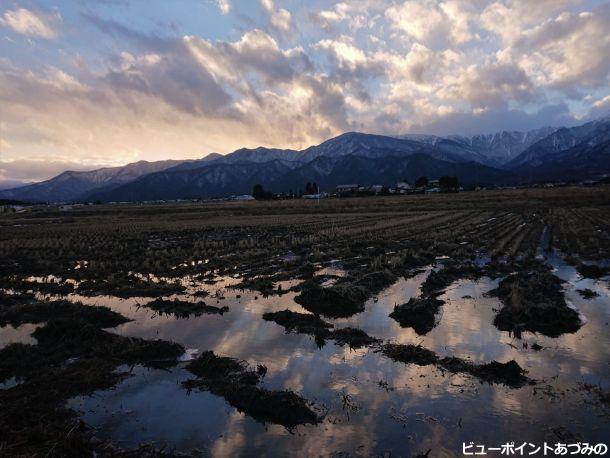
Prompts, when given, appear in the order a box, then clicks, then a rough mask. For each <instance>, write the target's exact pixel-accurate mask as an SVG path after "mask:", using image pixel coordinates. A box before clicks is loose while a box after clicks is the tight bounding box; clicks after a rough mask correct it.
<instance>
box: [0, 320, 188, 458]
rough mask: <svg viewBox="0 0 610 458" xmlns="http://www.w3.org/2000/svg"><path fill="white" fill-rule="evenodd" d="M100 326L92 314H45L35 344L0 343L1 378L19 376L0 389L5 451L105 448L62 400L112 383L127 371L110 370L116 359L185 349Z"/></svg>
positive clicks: (157, 356)
mask: <svg viewBox="0 0 610 458" xmlns="http://www.w3.org/2000/svg"><path fill="white" fill-rule="evenodd" d="M99 326H100V325H99V323H97V322H96V319H95V317H94V315H80V318H78V319H76V318H74V317H72V318H59V319H52V320H50V321H49V322H48V323H47V324H46V325H44V326H43V327H41V328H38V329H37V330H36V331H35V332H34V333H33V335H34V337H35V338H36V339H37V341H38V344H37V345H26V344H11V345H8V346H7V347H5V348H3V349H2V350H0V381H3V380H7V379H9V378H11V377H15V378H17V379H18V380H19V381H20V383H19V384H17V385H16V386H13V387H12V388H9V389H4V390H0V405H2V409H0V450H2V452H3V453H4V454H7V455H10V456H42V455H44V456H49V455H50V456H87V455H93V454H94V453H98V454H100V453H101V452H103V451H108V450H111V448H109V446H108V444H104V443H100V442H99V441H97V442H96V441H94V440H93V438H92V434H91V431H90V430H89V428H88V427H87V426H86V425H85V424H84V423H83V422H81V421H80V420H79V419H78V416H77V414H76V412H74V411H72V410H70V409H68V408H66V407H65V402H66V401H67V400H68V399H69V398H72V397H74V396H80V395H88V394H91V393H93V392H94V391H96V390H100V389H108V388H111V387H112V386H114V385H115V384H116V383H118V382H119V381H120V380H121V379H122V378H124V377H126V376H127V374H125V373H120V372H116V370H115V369H116V368H117V367H118V366H120V365H123V364H143V365H145V366H149V367H161V366H167V365H174V364H176V363H177V358H178V357H179V356H180V355H181V354H182V353H183V352H184V348H183V347H182V346H180V345H178V344H175V343H171V342H166V341H161V340H154V341H148V340H144V339H139V338H129V337H122V336H119V335H116V334H112V333H109V332H107V331H103V330H102V329H100V327H99ZM102 454H103V453H102Z"/></svg>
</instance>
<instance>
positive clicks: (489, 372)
mask: <svg viewBox="0 0 610 458" xmlns="http://www.w3.org/2000/svg"><path fill="white" fill-rule="evenodd" d="M381 352H382V353H383V354H384V355H386V356H387V357H388V358H390V359H393V360H394V361H398V362H401V363H405V364H416V365H418V366H430V365H435V366H437V367H439V368H440V369H444V370H446V371H448V372H451V373H465V374H470V375H472V376H474V377H476V378H478V379H480V380H483V381H486V382H489V383H501V384H504V385H507V386H509V387H511V388H519V387H521V386H523V385H525V384H527V383H533V382H532V381H531V380H530V379H529V378H527V377H526V376H525V371H524V370H523V369H522V368H521V367H520V366H519V364H518V363H517V362H516V361H514V360H511V361H508V362H506V363H499V362H497V361H492V362H490V363H486V364H475V363H473V362H471V361H467V360H465V359H461V358H457V357H453V356H448V357H444V358H441V357H439V356H438V355H437V354H436V353H435V352H433V351H432V350H428V349H427V348H424V347H421V346H419V345H412V344H408V345H403V344H393V343H388V344H384V345H382V346H381Z"/></svg>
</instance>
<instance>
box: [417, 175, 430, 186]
mask: <svg viewBox="0 0 610 458" xmlns="http://www.w3.org/2000/svg"><path fill="white" fill-rule="evenodd" d="M426 186H428V177H419V178H418V179H417V181H416V182H415V187H416V188H423V187H426Z"/></svg>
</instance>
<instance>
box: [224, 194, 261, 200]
mask: <svg viewBox="0 0 610 458" xmlns="http://www.w3.org/2000/svg"><path fill="white" fill-rule="evenodd" d="M229 200H255V199H254V197H252V196H251V195H250V194H244V195H241V196H231V197H229Z"/></svg>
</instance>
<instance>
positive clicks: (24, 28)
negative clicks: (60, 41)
mask: <svg viewBox="0 0 610 458" xmlns="http://www.w3.org/2000/svg"><path fill="white" fill-rule="evenodd" d="M59 22H61V16H60V15H59V14H47V13H42V12H40V11H38V12H37V11H30V10H26V9H25V8H17V9H15V10H6V11H5V12H4V14H3V15H2V17H0V24H1V25H3V26H6V27H10V28H11V29H13V31H15V32H17V33H19V34H22V35H28V36H31V37H41V38H46V39H48V40H50V39H52V38H55V37H57V26H58V24H59Z"/></svg>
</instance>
